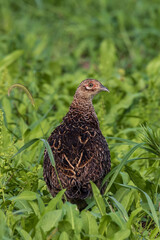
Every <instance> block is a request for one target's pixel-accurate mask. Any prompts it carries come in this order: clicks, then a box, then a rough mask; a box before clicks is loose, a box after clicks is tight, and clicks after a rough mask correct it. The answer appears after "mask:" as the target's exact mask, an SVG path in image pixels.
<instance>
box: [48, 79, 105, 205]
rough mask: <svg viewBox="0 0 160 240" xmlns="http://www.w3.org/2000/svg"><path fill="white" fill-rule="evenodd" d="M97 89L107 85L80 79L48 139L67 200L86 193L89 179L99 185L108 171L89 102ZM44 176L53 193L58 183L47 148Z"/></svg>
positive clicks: (57, 187) (101, 137)
mask: <svg viewBox="0 0 160 240" xmlns="http://www.w3.org/2000/svg"><path fill="white" fill-rule="evenodd" d="M101 91H108V89H107V88H106V87H104V86H103V85H102V84H101V83H100V82H99V81H97V80H95V79H86V80H84V81H83V82H81V84H80V85H79V87H78V88H77V90H76V93H75V95H74V99H73V102H72V104H71V106H70V108H69V112H68V113H67V114H66V116H65V117H64V118H63V122H62V123H61V124H60V125H59V126H58V127H57V128H56V129H55V130H54V131H53V132H52V134H51V136H50V137H49V139H48V142H49V144H50V146H51V149H52V152H53V155H54V159H55V163H56V169H57V172H58V176H59V178H60V181H61V183H62V186H63V188H64V189H66V192H65V194H66V197H67V199H68V200H69V201H71V202H75V203H78V202H81V201H82V200H83V199H85V198H87V197H88V196H90V195H91V193H92V190H91V185H90V181H93V182H94V183H95V184H96V185H97V186H98V187H100V185H101V183H102V180H103V178H104V176H105V175H106V174H107V173H108V172H109V171H110V152H109V149H108V145H107V142H106V140H105V138H104V136H103V135H102V133H101V130H100V128H99V122H98V119H97V115H96V113H95V110H94V107H93V105H92V98H93V97H94V96H95V95H96V94H97V93H99V92H101ZM44 179H45V181H46V183H47V186H48V188H49V190H50V192H51V194H52V196H53V197H54V196H55V195H56V194H57V193H58V192H59V191H60V190H61V187H60V185H59V182H58V179H57V176H56V173H55V170H54V167H53V166H52V165H51V162H50V159H49V156H48V153H47V151H45V154H44Z"/></svg>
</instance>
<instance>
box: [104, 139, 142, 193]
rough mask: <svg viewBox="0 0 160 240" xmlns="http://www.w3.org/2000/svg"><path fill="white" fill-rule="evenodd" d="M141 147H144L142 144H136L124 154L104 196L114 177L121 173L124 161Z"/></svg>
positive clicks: (108, 187) (107, 189)
mask: <svg viewBox="0 0 160 240" xmlns="http://www.w3.org/2000/svg"><path fill="white" fill-rule="evenodd" d="M142 145H144V143H138V144H136V145H135V146H134V147H133V148H131V150H130V151H129V152H128V153H127V154H126V156H125V157H124V158H123V160H122V161H121V163H120V164H119V165H118V167H117V168H116V171H115V173H114V175H113V176H112V178H111V180H110V182H109V184H108V186H107V188H106V190H105V193H104V194H105V195H106V194H107V193H108V191H109V189H110V188H111V186H112V184H113V183H114V181H115V179H116V177H117V176H118V174H119V172H120V171H121V169H122V167H123V166H124V165H125V163H126V161H127V160H128V159H129V158H130V156H131V155H132V154H133V153H134V152H135V151H136V150H137V148H139V147H141V146H142Z"/></svg>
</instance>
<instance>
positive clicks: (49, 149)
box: [40, 138, 55, 168]
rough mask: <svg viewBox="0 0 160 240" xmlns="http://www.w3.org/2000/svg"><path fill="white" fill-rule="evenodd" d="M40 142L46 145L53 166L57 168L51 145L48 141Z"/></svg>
mask: <svg viewBox="0 0 160 240" xmlns="http://www.w3.org/2000/svg"><path fill="white" fill-rule="evenodd" d="M40 140H41V141H42V142H43V143H44V145H45V148H46V149H47V152H48V155H49V159H50V161H51V164H52V166H53V167H54V168H55V161H54V157H53V153H52V150H51V147H50V145H49V143H48V142H47V140H46V139H43V138H41V139H40Z"/></svg>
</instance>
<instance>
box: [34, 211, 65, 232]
mask: <svg viewBox="0 0 160 240" xmlns="http://www.w3.org/2000/svg"><path fill="white" fill-rule="evenodd" d="M61 218H62V210H54V211H50V212H47V213H45V214H44V216H43V217H42V218H41V219H40V221H39V222H38V224H37V226H36V228H41V229H42V230H43V231H44V232H48V231H50V230H51V229H52V228H54V227H56V226H57V225H58V222H59V221H60V220H61Z"/></svg>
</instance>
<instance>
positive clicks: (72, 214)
mask: <svg viewBox="0 0 160 240" xmlns="http://www.w3.org/2000/svg"><path fill="white" fill-rule="evenodd" d="M63 211H64V213H65V220H66V221H68V222H69V223H70V225H71V228H72V230H74V232H76V233H80V232H81V228H82V221H81V218H80V217H79V210H78V209H77V206H76V205H74V204H71V203H69V202H66V203H65V204H64V205H63Z"/></svg>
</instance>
